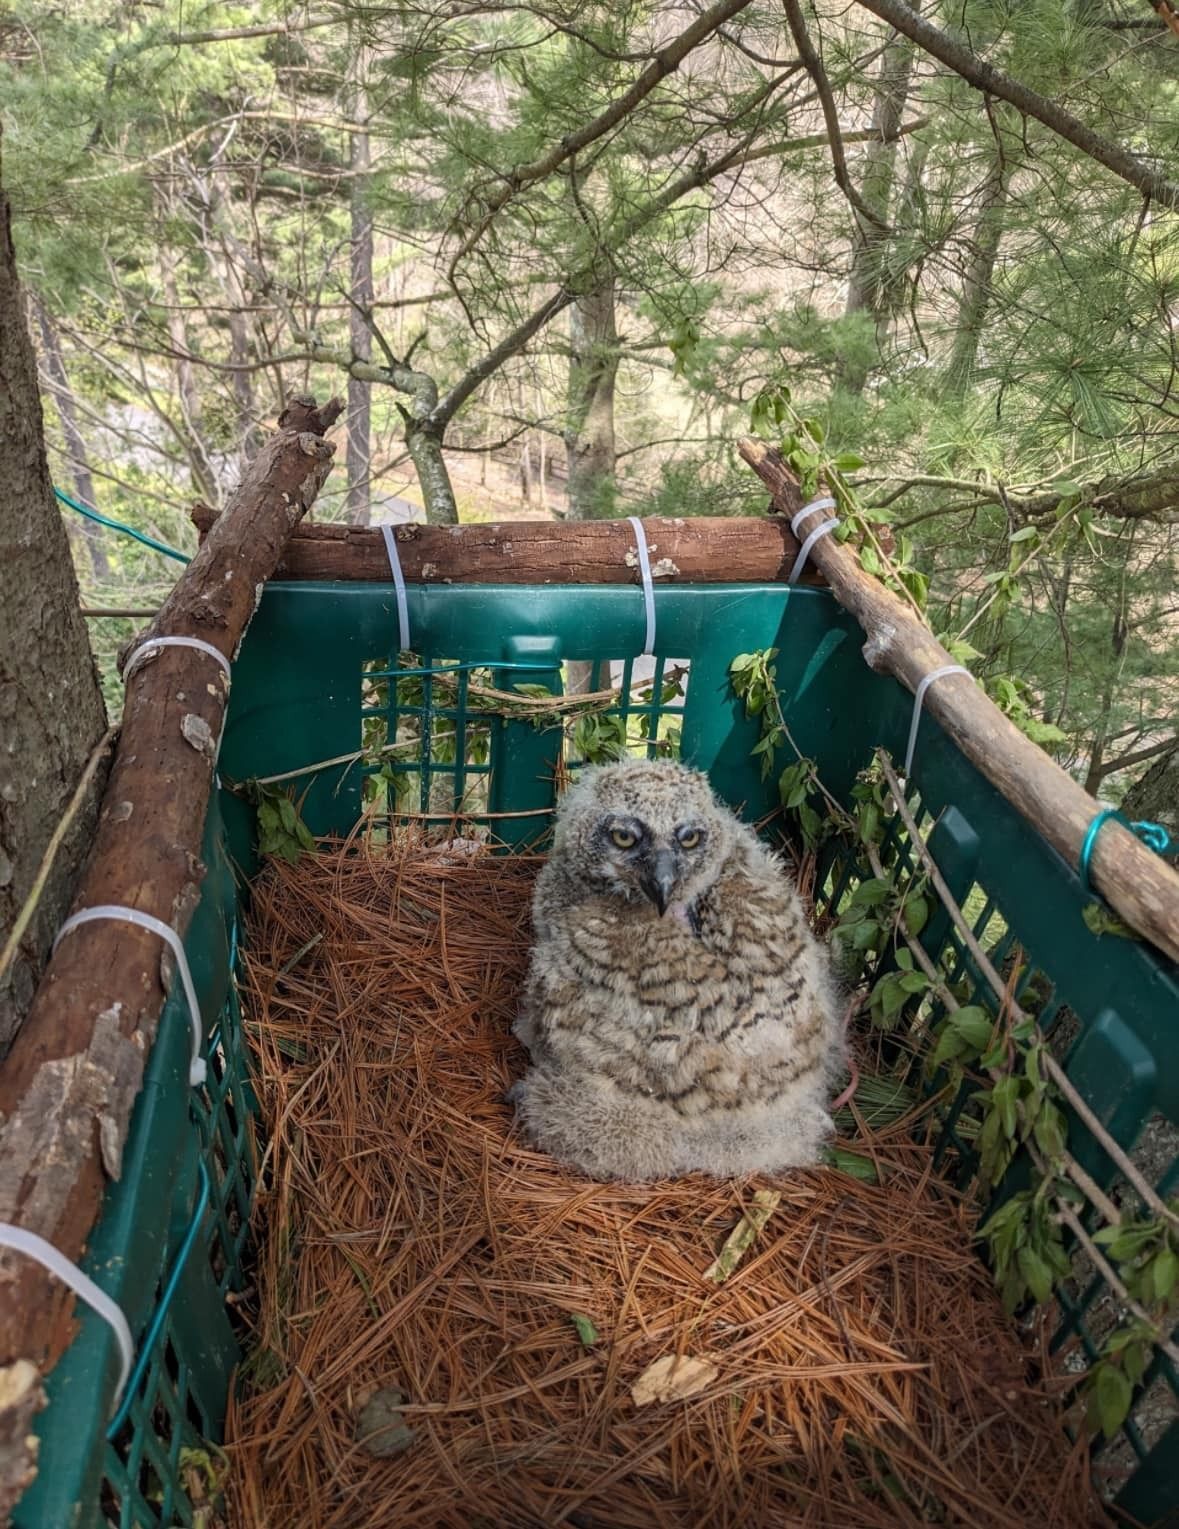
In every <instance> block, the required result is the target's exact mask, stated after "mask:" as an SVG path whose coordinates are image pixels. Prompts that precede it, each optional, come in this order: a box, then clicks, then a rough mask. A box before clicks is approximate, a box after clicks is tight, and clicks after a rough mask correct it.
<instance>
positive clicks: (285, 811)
mask: <svg viewBox="0 0 1179 1529" xmlns="http://www.w3.org/2000/svg"><path fill="white" fill-rule="evenodd" d="M278 815H279V818H280V819H281V820H282V826H283V827H284V828H285V829H286V831H287V833H289V834H293V833H294V831H295V822H296V820H297V816H298V814H297V813H296V812H295V804H294V802H292V801H291V799H290V797H289V796H280V797H279V799H278Z"/></svg>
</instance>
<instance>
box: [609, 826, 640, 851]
mask: <svg viewBox="0 0 1179 1529" xmlns="http://www.w3.org/2000/svg"><path fill="white" fill-rule="evenodd" d="M610 837H611V838H612V839H613V840H614V842H615V844H617V846H618V848H619V849H633V848H634V845H635V836H634V834H632V833H631V831H630V829H629V828H612V829H611V830H610Z"/></svg>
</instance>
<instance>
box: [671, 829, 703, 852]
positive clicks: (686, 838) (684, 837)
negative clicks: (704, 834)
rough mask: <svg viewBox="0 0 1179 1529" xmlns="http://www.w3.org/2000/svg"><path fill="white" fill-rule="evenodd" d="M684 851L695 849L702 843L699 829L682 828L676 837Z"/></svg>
mask: <svg viewBox="0 0 1179 1529" xmlns="http://www.w3.org/2000/svg"><path fill="white" fill-rule="evenodd" d="M676 838H677V839H678V840H679V841H680V845H681V847H682V848H683V849H695V848H696V846H697V844H699V843H700V830H699V829H698V828H682V829H681V830H680V831H679V833H678V834H677V835H676Z"/></svg>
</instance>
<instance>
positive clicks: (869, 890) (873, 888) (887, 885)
mask: <svg viewBox="0 0 1179 1529" xmlns="http://www.w3.org/2000/svg"><path fill="white" fill-rule="evenodd" d="M891 891H892V883H891V882H890V881H885V880H884V879H883V878H882V877H879V876H874V877H873V878H872V879H871V880H870V881H861V882H860V884H859V886H858V887H857V888H856V889H855V891H854V892H853V893H852V899H851V900H852V907H854V908H858V907H865V908H875V907H878V906H879V904H880V903H882V902H883V901H884V899H885V898H886V897H887V896H888V894H889V893H890V892H891Z"/></svg>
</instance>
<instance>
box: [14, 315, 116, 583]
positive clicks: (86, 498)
mask: <svg viewBox="0 0 1179 1529" xmlns="http://www.w3.org/2000/svg"><path fill="white" fill-rule="evenodd" d="M32 302H33V307H34V309H35V310H36V314H37V327H38V328H39V329H40V331H41V349H42V351H43V352H44V355H45V371H46V373H47V375H48V378H49V385H50V387H51V388H52V390H53V401H54V403H55V404H56V405H57V417H58V419H60V420H61V433H62V435H63V436H64V437H65V443H66V450H67V451H68V452H69V454H70V466H71V468H72V469H73V477H74V490H75V492H76V493H77V495H78V498H79V500H80V501H81V502H82V503H83V504H97V502H98V501H97V500H96V499H95V497H94V479H93V478H92V477H91V474H90V463H89V460H88V459H87V456H86V442H85V441H84V440H83V439H82V432H81V430H80V429H79V428H78V411H77V409H76V408H75V406H74V391H73V389H72V388H71V387H70V379H69V374H68V373H67V372H66V368H65V357H64V356H63V355H62V353H61V340H60V339H59V337H58V333H57V329H56V328H55V327H54V323H53V320H52V319H51V318H50V317H49V311H48V309H47V308H46V307H45V304H44V303H43V302H42V301H41V299H40V298H39V297H37V296H33V298H32ZM82 542H83V545H84V546H85V548H86V556H87V557H88V558H89V559H90V567H91V569H92V571H93V573H94V577H95V578H96V579H109V578H110V576H111V565H110V560H109V559H108V557H107V555H106V548H105V547H104V546H103V544H102V532H101V530H100V529H99V527H98V526H97V525H95V523H94V521H92V520H83V521H82Z"/></svg>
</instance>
